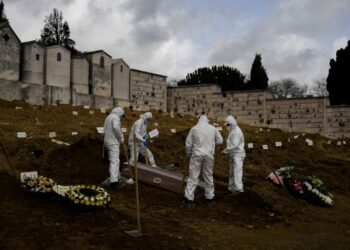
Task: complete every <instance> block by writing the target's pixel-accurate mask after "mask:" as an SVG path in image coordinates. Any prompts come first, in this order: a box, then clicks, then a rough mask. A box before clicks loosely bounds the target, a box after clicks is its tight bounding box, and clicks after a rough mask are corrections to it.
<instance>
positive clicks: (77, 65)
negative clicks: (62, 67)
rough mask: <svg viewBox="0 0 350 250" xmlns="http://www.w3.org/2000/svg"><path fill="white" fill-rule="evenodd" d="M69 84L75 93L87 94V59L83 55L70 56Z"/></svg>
mask: <svg viewBox="0 0 350 250" xmlns="http://www.w3.org/2000/svg"><path fill="white" fill-rule="evenodd" d="M71 84H72V89H73V90H74V91H75V92H76V93H79V94H89V61H88V60H87V59H86V58H85V57H82V56H74V57H72V59H71Z"/></svg>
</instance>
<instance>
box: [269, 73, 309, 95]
mask: <svg viewBox="0 0 350 250" xmlns="http://www.w3.org/2000/svg"><path fill="white" fill-rule="evenodd" d="M307 89H308V88H307V86H306V85H302V84H299V83H297V82H296V81H295V80H294V79H292V78H284V79H281V80H279V81H275V82H273V83H271V84H270V85H269V87H268V91H269V92H270V93H271V94H272V95H273V96H274V97H285V98H287V97H294V98H297V97H305V96H306V93H307Z"/></svg>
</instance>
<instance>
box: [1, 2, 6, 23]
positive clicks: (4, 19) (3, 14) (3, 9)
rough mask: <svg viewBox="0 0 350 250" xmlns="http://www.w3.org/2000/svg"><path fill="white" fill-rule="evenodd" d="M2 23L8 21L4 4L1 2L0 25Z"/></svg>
mask: <svg viewBox="0 0 350 250" xmlns="http://www.w3.org/2000/svg"><path fill="white" fill-rule="evenodd" d="M2 22H8V19H7V18H6V14H5V6H4V3H3V2H2V1H1V2H0V23H2Z"/></svg>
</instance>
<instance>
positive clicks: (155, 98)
mask: <svg viewBox="0 0 350 250" xmlns="http://www.w3.org/2000/svg"><path fill="white" fill-rule="evenodd" d="M166 79H167V76H165V75H159V74H155V73H151V72H146V71H142V70H138V69H130V102H131V104H132V105H134V107H135V108H137V109H145V110H147V109H157V110H162V111H164V112H166V110H167V86H166Z"/></svg>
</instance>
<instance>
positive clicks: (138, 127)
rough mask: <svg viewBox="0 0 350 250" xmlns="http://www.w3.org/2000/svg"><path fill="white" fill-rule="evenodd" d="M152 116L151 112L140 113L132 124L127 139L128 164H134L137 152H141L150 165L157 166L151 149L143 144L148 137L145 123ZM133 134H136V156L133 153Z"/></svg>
mask: <svg viewBox="0 0 350 250" xmlns="http://www.w3.org/2000/svg"><path fill="white" fill-rule="evenodd" d="M152 117H153V116H152V113H151V112H146V113H145V114H143V115H141V118H140V119H138V120H137V121H136V122H135V123H134V124H133V125H132V128H131V131H130V135H129V141H128V144H129V149H130V164H134V163H135V159H136V161H137V160H138V158H139V153H141V155H142V156H143V157H145V158H146V157H147V159H148V162H149V164H150V165H151V166H152V167H157V165H156V163H155V161H154V157H153V154H152V152H151V150H149V149H148V148H147V147H146V146H145V144H146V143H147V138H148V135H147V124H148V122H149V121H150V120H151V119H152ZM134 135H135V136H136V156H135V155H134Z"/></svg>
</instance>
